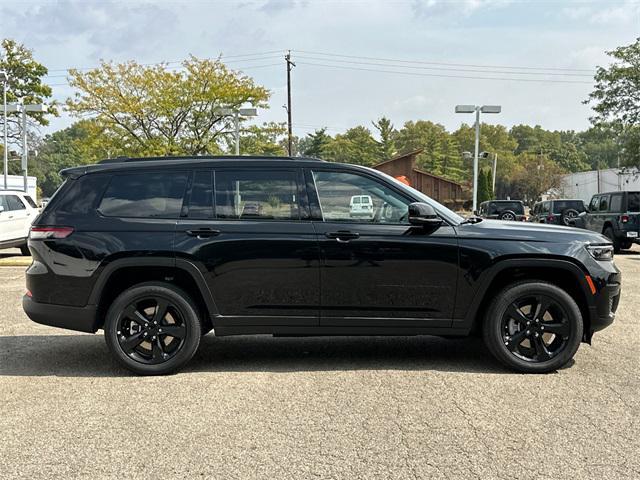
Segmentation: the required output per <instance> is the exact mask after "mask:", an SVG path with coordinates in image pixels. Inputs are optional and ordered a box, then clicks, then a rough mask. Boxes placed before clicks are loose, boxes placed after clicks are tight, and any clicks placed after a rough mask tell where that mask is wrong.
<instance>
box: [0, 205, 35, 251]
mask: <svg viewBox="0 0 640 480" xmlns="http://www.w3.org/2000/svg"><path fill="white" fill-rule="evenodd" d="M4 200H5V204H6V213H5V214H4V215H3V217H4V218H3V220H4V221H3V229H4V227H5V225H6V230H7V238H6V240H16V239H19V238H26V237H27V236H28V234H29V225H30V224H31V222H30V221H29V213H30V212H29V211H28V210H27V206H26V205H25V204H24V202H23V201H22V200H21V199H20V197H18V195H12V194H8V195H4Z"/></svg>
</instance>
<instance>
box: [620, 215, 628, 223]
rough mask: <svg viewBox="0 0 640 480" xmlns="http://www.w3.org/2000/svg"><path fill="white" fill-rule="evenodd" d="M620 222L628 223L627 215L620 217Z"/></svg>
mask: <svg viewBox="0 0 640 480" xmlns="http://www.w3.org/2000/svg"><path fill="white" fill-rule="evenodd" d="M620 221H621V222H622V223H627V222H628V221H629V215H620Z"/></svg>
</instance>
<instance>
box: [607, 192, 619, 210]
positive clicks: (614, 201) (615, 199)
mask: <svg viewBox="0 0 640 480" xmlns="http://www.w3.org/2000/svg"><path fill="white" fill-rule="evenodd" d="M609 207H610V208H611V211H612V212H620V211H622V194H618V195H611V205H610V206H609Z"/></svg>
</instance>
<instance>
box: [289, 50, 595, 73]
mask: <svg viewBox="0 0 640 480" xmlns="http://www.w3.org/2000/svg"><path fill="white" fill-rule="evenodd" d="M292 51H294V52H296V53H308V54H311V55H322V56H328V57H341V58H354V59H360V60H378V61H383V62H396V63H410V64H412V63H413V64H423V65H441V66H449V67H473V68H503V69H515V70H554V71H570V72H592V73H593V71H594V70H593V69H586V68H564V67H519V66H506V65H479V64H470V63H445V62H431V61H424V60H401V59H397V58H380V57H365V56H358V55H343V54H338V53H328V52H315V51H311V50H292Z"/></svg>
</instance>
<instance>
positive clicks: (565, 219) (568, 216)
mask: <svg viewBox="0 0 640 480" xmlns="http://www.w3.org/2000/svg"><path fill="white" fill-rule="evenodd" d="M579 215H580V212H578V211H577V210H576V209H574V208H567V209H565V210H563V211H562V217H561V218H562V223H564V224H565V225H567V226H568V225H569V220H573V221H575V220H576V219H577V218H578V216H579Z"/></svg>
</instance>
